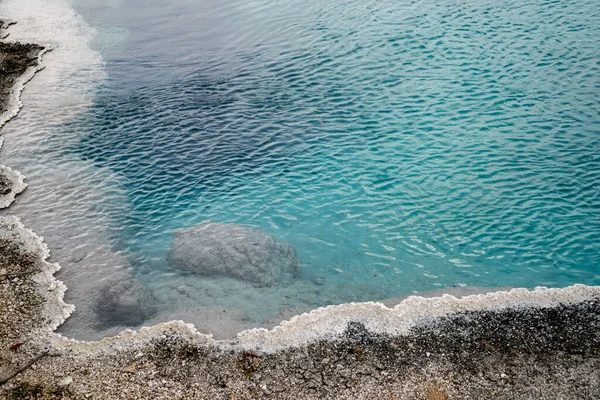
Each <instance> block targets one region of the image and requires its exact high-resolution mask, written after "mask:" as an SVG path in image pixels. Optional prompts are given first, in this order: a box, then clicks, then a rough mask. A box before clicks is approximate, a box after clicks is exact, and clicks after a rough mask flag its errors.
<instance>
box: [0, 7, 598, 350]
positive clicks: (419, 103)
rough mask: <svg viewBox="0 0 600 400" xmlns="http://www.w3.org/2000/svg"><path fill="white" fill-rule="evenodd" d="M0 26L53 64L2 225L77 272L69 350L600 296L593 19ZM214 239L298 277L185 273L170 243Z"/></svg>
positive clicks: (533, 12) (420, 12) (127, 11)
mask: <svg viewBox="0 0 600 400" xmlns="http://www.w3.org/2000/svg"><path fill="white" fill-rule="evenodd" d="M24 3H27V6H23V4H24ZM19 4H20V5H22V6H19ZM48 4H51V5H52V7H51V6H49V5H48ZM1 7H3V8H4V10H6V13H7V14H9V16H14V18H13V19H21V22H20V24H19V25H18V26H17V27H15V28H14V29H15V35H14V36H15V37H16V38H19V37H23V38H26V39H28V40H37V41H40V42H43V43H50V44H52V45H53V46H54V47H56V49H55V51H53V52H52V53H49V54H48V55H47V58H46V62H45V63H46V66H47V67H46V70H45V71H43V72H42V73H40V74H39V76H38V77H36V78H35V79H34V81H32V82H31V84H30V86H29V87H28V89H27V90H26V92H25V93H24V96H23V101H24V103H25V108H24V109H23V111H22V113H21V115H20V116H19V117H18V118H17V119H15V120H14V121H12V122H11V123H10V124H9V125H8V126H7V127H6V128H5V130H4V131H5V133H4V135H5V137H6V147H5V149H4V151H3V152H2V160H1V161H2V163H3V164H7V165H10V166H11V167H14V168H16V169H19V170H20V171H22V172H23V173H24V174H26V175H27V176H28V177H29V180H28V182H29V189H28V190H27V192H26V193H25V194H23V195H22V197H21V198H20V200H19V202H18V203H17V204H16V205H15V206H14V207H13V208H12V209H11V210H10V211H9V212H10V213H14V214H16V215H18V216H19V217H21V218H22V219H23V221H24V222H25V223H26V225H27V226H29V227H31V228H33V229H34V230H35V231H36V232H38V233H39V234H41V235H43V236H45V238H46V240H47V242H48V243H49V245H50V249H51V251H52V252H53V260H54V261H57V262H59V263H60V264H61V265H63V267H64V268H63V273H62V275H61V276H60V278H61V279H62V280H64V281H65V282H66V283H67V285H68V286H69V293H68V296H67V301H71V302H73V303H74V304H75V305H76V306H77V307H78V310H79V312H78V314H76V315H75V318H74V319H72V320H69V322H68V323H67V324H66V325H65V326H64V327H63V328H62V329H63V332H64V333H65V334H69V335H72V336H75V337H81V338H95V337H100V336H103V335H105V334H109V333H111V332H114V330H115V329H121V328H122V327H124V326H137V325H141V324H149V323H155V322H159V321H165V320H169V319H173V318H178V319H179V318H182V319H184V320H186V321H189V322H193V323H195V324H196V325H197V327H199V328H200V329H201V330H204V331H210V332H213V333H215V335H217V336H227V335H232V334H234V333H235V332H237V331H239V330H240V329H243V328H247V327H253V326H260V325H261V324H267V325H268V324H269V323H274V322H273V321H277V318H284V317H287V316H290V315H293V314H294V313H297V312H301V311H305V310H308V309H311V308H315V307H319V306H323V305H328V304H339V303H346V302H352V301H370V300H382V299H387V298H392V297H398V296H404V295H408V294H414V293H420V292H425V291H432V290H440V289H445V288H452V287H454V288H460V287H466V288H468V287H488V288H495V287H501V286H513V287H535V286H539V285H544V286H551V287H561V286H567V285H570V284H573V283H584V284H588V285H598V284H600V50H599V49H600V47H599V46H598V37H600V12H599V9H600V8H598V3H597V2H596V1H594V0H563V1H542V0H533V1H532V2H528V3H527V4H524V3H523V2H521V1H508V0H503V1H488V0H475V1H469V2H463V1H448V0H421V1H390V0H378V1H373V0H367V1H341V0H331V1H329V0H328V1H316V0H308V1H299V0H288V1H282V0H256V1H250V2H249V1H244V0H227V1H223V2H213V1H192V0H166V1H165V0H163V1H147V0H113V1H109V2H99V1H96V0H75V1H73V7H74V11H73V9H71V8H69V7H70V5H69V3H68V2H66V1H64V0H51V1H50V2H47V3H45V2H41V1H40V0H20V1H19V2H17V1H16V0H5V1H3V2H2V3H1ZM19 7H20V9H19ZM28 7H29V9H28ZM48 7H50V8H51V11H52V12H50V11H49V9H48ZM33 9H36V10H37V14H36V13H33V14H34V15H33V16H31V15H29V14H32V12H31V10H33ZM4 10H3V11H4ZM11 10H12V11H11ZM26 12H27V13H26ZM11 13H12V14H11ZM26 15H29V16H28V18H29V19H26V18H25V16H26ZM27 24H29V25H27ZM32 24H33V25H32ZM36 24H37V25H36ZM19 26H20V27H19ZM31 26H37V27H38V29H37V30H36V29H32V28H31ZM19 29H21V30H20V31H19ZM19 35H21V36H19ZM36 35H37V36H36ZM204 221H212V222H215V223H224V224H237V225H243V226H251V227H253V228H255V229H257V230H259V231H262V232H265V233H266V234H268V235H270V237H272V238H274V240H276V241H278V242H286V243H288V244H289V245H291V246H293V248H294V249H295V253H296V257H297V260H298V261H299V264H300V270H299V271H300V272H299V274H298V275H297V276H294V277H292V278H291V279H288V280H286V281H285V282H281V283H277V282H276V283H275V284H269V285H256V284H253V283H252V282H249V281H247V280H246V279H239V277H235V276H225V275H218V274H217V275H210V274H208V275H207V274H197V273H194V272H193V271H192V272H190V271H189V270H186V271H183V270H180V269H177V268H173V266H172V265H170V264H169V262H168V261H167V256H168V254H169V251H170V249H171V245H172V242H173V235H174V232H175V231H176V230H178V229H182V228H190V227H193V226H196V225H197V224H200V223H202V222H204ZM275 264H276V262H275Z"/></svg>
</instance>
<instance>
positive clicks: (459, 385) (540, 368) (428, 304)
mask: <svg viewBox="0 0 600 400" xmlns="http://www.w3.org/2000/svg"><path fill="white" fill-rule="evenodd" d="M37 65H39V63H33V64H32V65H29V66H28V68H27V72H26V73H25V75H24V78H23V77H22V78H19V81H18V82H22V83H21V84H19V83H18V82H17V83H16V85H17V86H15V87H14V88H15V89H13V90H12V91H11V93H13V94H14V93H15V91H16V92H17V95H16V96H15V95H11V99H12V100H9V101H8V104H9V106H10V107H8V108H9V109H13V110H15V112H16V110H17V109H18V103H15V102H18V92H20V90H22V85H23V83H24V82H25V80H26V79H29V78H30V77H31V76H33V73H34V72H35V71H36V70H37V69H38V68H39V67H38V66H37ZM28 76H29V78H28ZM23 79H25V80H23ZM19 85H20V86H19ZM11 107H12V108H11ZM13 115H14V113H13ZM4 171H5V173H4V176H5V177H6V180H5V181H3V182H4V183H3V182H0V186H2V187H0V189H1V191H2V192H3V193H4V192H6V193H7V195H9V196H10V195H11V193H12V198H2V199H0V200H2V201H5V202H6V203H7V205H8V203H10V202H11V201H12V200H13V199H14V196H16V195H17V194H18V192H19V191H21V190H23V189H24V182H23V177H22V176H21V175H20V174H19V173H18V172H16V171H12V170H9V169H5V170H4ZM11 174H12V175H11ZM48 256H49V250H48V248H47V246H46V245H45V244H44V243H43V240H42V238H41V237H39V236H37V235H36V234H35V233H34V232H32V231H31V230H28V229H26V228H25V227H24V226H23V225H22V224H21V223H20V221H19V220H18V219H17V218H16V217H2V218H0V382H3V383H4V384H3V385H2V389H1V390H0V398H9V399H11V398H73V399H76V398H77V399H79V398H102V399H117V398H134V399H137V398H149V399H159V398H173V397H175V398H205V399H245V398H274V399H275V398H294V399H300V398H307V399H309V398H312V399H326V398H327V399H329V398H340V399H342V398H347V399H360V398H365V399H366V398H372V399H373V398H374V399H404V398H407V399H419V398H422V399H436V400H439V399H458V398H477V399H479V398H507V399H519V398H536V399H537V398H539V399H543V398H552V399H555V398H564V399H569V398H572V399H586V398H590V399H591V398H600V379H598V372H597V371H599V370H600V369H599V368H600V362H599V359H600V288H599V287H589V286H583V285H576V286H572V287H569V288H565V289H545V288H539V289H536V290H533V291H530V290H526V289H513V290H510V291H504V292H496V293H489V294H485V295H474V296H467V297H464V298H462V299H457V298H456V297H452V296H442V297H437V298H430V299H424V298H420V297H411V298H408V299H406V300H404V301H403V302H401V303H400V304H398V305H396V306H395V307H392V308H390V307H386V306H384V305H383V304H380V303H358V304H343V305H340V306H331V307H326V308H321V309H317V310H314V311H312V312H310V313H307V314H302V315H300V316H296V317H294V318H292V319H290V320H289V321H286V322H283V323H282V324H281V325H279V326H278V327H276V328H274V329H272V330H266V329H255V330H249V331H244V332H241V333H239V334H238V335H237V336H236V338H235V339H232V340H227V341H217V340H214V339H213V338H212V337H211V336H210V335H204V334H201V333H199V332H198V331H197V330H196V329H195V328H194V327H193V326H192V325H189V324H185V323H184V322H181V321H174V322H169V323H164V324H160V325H157V326H155V327H152V328H143V329H140V330H139V331H130V330H128V331H124V332H122V333H121V334H120V335H118V336H115V337H112V338H106V339H104V340H101V341H97V342H80V341H74V340H70V339H68V338H65V337H63V336H61V335H59V334H56V333H55V332H54V331H55V329H56V328H57V327H58V326H59V325H60V324H61V323H63V322H64V321H65V320H66V319H67V318H68V317H69V315H70V314H71V313H72V312H73V309H74V308H73V306H71V305H68V304H66V303H65V302H64V301H63V297H64V293H65V291H66V287H65V285H63V284H62V283H61V282H59V281H57V280H56V279H55V278H54V273H55V272H56V271H58V269H59V268H60V267H59V266H58V265H57V264H51V263H48V262H47V261H46V259H47V258H48ZM32 361H35V363H33V364H31V362H32ZM30 364H31V365H30ZM24 367H27V368H24ZM23 368H24V370H23V372H21V373H20V374H17V375H16V376H14V377H11V375H14V374H15V373H16V372H18V371H19V370H20V369H23ZM9 377H11V378H10V379H8V378H9ZM4 381H6V382H4Z"/></svg>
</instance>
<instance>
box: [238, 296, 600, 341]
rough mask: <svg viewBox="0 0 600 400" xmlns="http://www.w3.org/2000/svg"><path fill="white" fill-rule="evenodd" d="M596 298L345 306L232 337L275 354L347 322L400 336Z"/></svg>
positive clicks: (416, 300) (338, 330)
mask: <svg viewBox="0 0 600 400" xmlns="http://www.w3.org/2000/svg"><path fill="white" fill-rule="evenodd" d="M593 297H600V287H598V286H586V285H574V286H570V287H567V288H563V289H548V288H546V287H537V288H535V289H534V290H528V289H512V290H510V291H500V292H495V293H487V294H478V295H472V296H466V297H463V298H460V299H458V298H456V297H454V296H451V295H443V296H441V297H435V298H423V297H419V296H411V297H409V298H407V299H406V300H404V301H403V302H401V303H400V304H398V305H397V306H395V307H393V308H388V307H386V306H385V305H383V304H381V303H376V302H368V303H350V304H342V305H339V306H329V307H324V308H319V309H316V310H313V311H311V312H309V313H306V314H302V315H299V316H296V317H293V318H292V319H290V320H289V321H285V322H283V323H281V325H279V326H278V327H275V328H273V329H272V330H266V329H252V330H248V331H244V332H241V333H239V334H238V340H239V345H240V346H241V347H243V348H248V349H250V348H251V349H260V350H262V351H265V352H275V351H278V350H283V349H285V348H288V347H296V346H302V345H305V344H308V343H311V342H315V341H318V340H324V339H325V340H326V339H332V338H335V337H337V336H339V335H341V334H342V333H343V332H344V331H345V330H346V328H347V326H348V323H350V322H359V323H362V324H364V326H365V328H366V329H367V330H369V331H370V332H373V333H380V334H389V335H403V334H407V333H408V331H409V329H410V328H411V327H413V326H414V325H415V324H416V323H417V322H418V321H420V320H423V319H435V318H439V317H444V316H447V315H451V314H453V313H459V312H467V311H475V312H477V311H484V310H501V309H507V308H546V307H553V306H558V305H565V304H575V303H579V302H582V301H585V300H587V299H590V298H593Z"/></svg>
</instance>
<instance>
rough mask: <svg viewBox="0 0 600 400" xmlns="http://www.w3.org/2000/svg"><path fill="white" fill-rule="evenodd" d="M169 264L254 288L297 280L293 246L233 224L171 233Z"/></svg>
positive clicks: (297, 264) (202, 225)
mask: <svg viewBox="0 0 600 400" xmlns="http://www.w3.org/2000/svg"><path fill="white" fill-rule="evenodd" d="M168 260H169V264H170V265H171V266H172V267H173V268H176V269H179V270H184V271H190V272H195V273H198V274H202V275H206V276H228V277H233V278H236V279H240V280H244V281H248V282H251V283H253V284H255V285H258V286H272V285H275V284H278V283H284V282H287V281H289V280H290V279H293V278H296V277H298V275H299V274H300V262H299V261H298V258H297V257H296V250H295V249H294V247H293V246H292V245H291V244H289V243H286V242H281V241H278V240H276V239H275V238H273V236H271V235H269V234H268V233H266V232H263V231H261V230H258V229H255V228H252V227H249V226H245V225H236V224H224V223H219V222H202V223H200V224H198V225H196V226H194V227H192V228H188V229H180V230H177V231H175V235H174V238H173V244H172V245H171V251H170V252H169V257H168Z"/></svg>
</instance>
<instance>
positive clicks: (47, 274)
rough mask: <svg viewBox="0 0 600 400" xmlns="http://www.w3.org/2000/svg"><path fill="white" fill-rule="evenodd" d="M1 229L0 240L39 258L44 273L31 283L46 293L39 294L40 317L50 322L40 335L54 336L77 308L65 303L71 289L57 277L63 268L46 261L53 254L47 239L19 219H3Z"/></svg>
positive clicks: (36, 276) (11, 217) (41, 272)
mask: <svg viewBox="0 0 600 400" xmlns="http://www.w3.org/2000/svg"><path fill="white" fill-rule="evenodd" d="M0 227H1V229H0V238H2V239H8V240H11V241H13V242H15V243H17V244H19V245H20V246H22V249H23V250H24V251H25V252H27V253H32V254H35V255H37V256H38V257H37V261H38V262H39V265H40V268H41V271H40V272H38V273H36V274H34V275H32V276H31V279H32V280H33V281H34V282H36V283H37V284H38V285H39V287H40V288H42V289H44V290H40V291H39V294H40V295H41V296H43V298H44V303H43V304H44V305H43V311H42V313H43V315H41V316H40V320H42V321H45V322H46V325H45V326H43V327H42V332H38V333H39V334H41V335H42V336H44V335H45V334H50V333H52V332H53V331H54V330H55V329H56V328H58V327H59V326H60V324H62V323H63V322H64V321H65V320H66V319H67V318H68V317H69V316H70V315H71V313H72V312H73V311H74V310H75V306H73V305H71V304H67V303H65V302H64V300H63V299H64V295H65V292H66V291H67V287H66V286H65V285H64V284H63V283H62V282H61V281H59V280H57V279H56V278H55V277H54V274H55V273H56V272H57V271H59V270H60V265H59V264H57V263H49V262H48V261H46V259H47V258H48V257H50V250H48V246H47V245H46V243H44V241H43V238H42V237H40V236H38V235H36V234H35V233H34V232H33V231H32V230H30V229H27V228H25V226H24V225H23V224H22V223H21V221H20V220H19V218H17V217H15V216H7V217H0Z"/></svg>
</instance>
